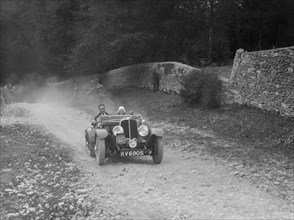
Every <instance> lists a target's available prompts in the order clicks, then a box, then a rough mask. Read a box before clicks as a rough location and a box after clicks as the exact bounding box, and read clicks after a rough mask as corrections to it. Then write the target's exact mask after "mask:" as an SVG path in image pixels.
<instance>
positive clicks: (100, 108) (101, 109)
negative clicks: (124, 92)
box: [94, 104, 108, 121]
mask: <svg viewBox="0 0 294 220" xmlns="http://www.w3.org/2000/svg"><path fill="white" fill-rule="evenodd" d="M98 110H99V113H98V115H96V116H95V118H94V120H95V121H96V120H97V118H99V117H100V116H104V115H108V113H107V112H106V111H105V105H104V104H100V105H98Z"/></svg>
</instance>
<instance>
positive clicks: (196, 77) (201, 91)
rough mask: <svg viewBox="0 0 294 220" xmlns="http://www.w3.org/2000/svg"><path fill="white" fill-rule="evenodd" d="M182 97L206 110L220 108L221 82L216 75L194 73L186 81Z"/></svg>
mask: <svg viewBox="0 0 294 220" xmlns="http://www.w3.org/2000/svg"><path fill="white" fill-rule="evenodd" d="M184 88H185V89H184V90H182V91H181V95H182V96H183V97H184V99H185V101H186V102H187V103H188V104H190V105H194V104H201V105H202V106H203V107H206V108H217V107H219V106H220V94H221V81H220V80H219V79H218V76H217V75H216V74H215V73H204V72H203V71H201V72H198V71H192V72H191V73H189V75H188V76H187V77H186V78H185V80H184Z"/></svg>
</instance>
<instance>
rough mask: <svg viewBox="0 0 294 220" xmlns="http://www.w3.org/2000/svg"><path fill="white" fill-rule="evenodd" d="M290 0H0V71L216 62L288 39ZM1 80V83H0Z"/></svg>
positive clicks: (71, 71) (6, 74)
mask: <svg viewBox="0 0 294 220" xmlns="http://www.w3.org/2000/svg"><path fill="white" fill-rule="evenodd" d="M293 10H294V1H292V0H284V1H280V0H242V1H236V0H184V1H183V0H161V1H158V0H148V1H141V0H99V1H95V0H61V1H45V0H26V1H19V0H10V1H1V17H0V21H1V58H0V64H1V77H2V81H4V80H5V81H6V82H12V83H17V81H19V80H23V78H25V76H26V74H29V73H30V72H38V73H39V74H41V75H43V76H45V77H46V76H49V75H57V76H60V77H62V78H66V77H67V76H68V75H86V74H97V73H102V72H105V71H107V70H110V69H113V68H118V67H121V66H125V65H131V64H136V63H144V62H160V61H180V62H184V63H186V64H190V65H198V66H199V65H200V66H201V65H208V64H210V63H211V62H218V63H219V64H222V63H224V62H226V60H227V59H229V58H233V56H234V54H235V51H236V49H239V48H244V49H245V50H247V51H250V50H261V49H270V48H272V47H284V46H290V45H293V43H294V41H293V39H294V36H293V33H294V31H293V30H294V15H293V13H292V12H293ZM2 83H3V82H2Z"/></svg>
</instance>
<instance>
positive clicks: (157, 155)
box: [152, 137, 163, 164]
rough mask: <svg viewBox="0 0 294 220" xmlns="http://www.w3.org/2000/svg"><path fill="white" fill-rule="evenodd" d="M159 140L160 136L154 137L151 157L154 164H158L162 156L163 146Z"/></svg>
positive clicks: (160, 139)
mask: <svg viewBox="0 0 294 220" xmlns="http://www.w3.org/2000/svg"><path fill="white" fill-rule="evenodd" d="M161 141H162V138H161V137H156V138H155V140H154V153H153V155H152V159H153V162H154V163H155V164H160V163H161V161H162V158H163V146H162V143H161Z"/></svg>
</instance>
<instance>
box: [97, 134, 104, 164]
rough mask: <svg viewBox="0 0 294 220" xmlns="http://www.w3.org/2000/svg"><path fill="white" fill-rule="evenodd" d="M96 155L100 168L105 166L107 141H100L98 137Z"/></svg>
mask: <svg viewBox="0 0 294 220" xmlns="http://www.w3.org/2000/svg"><path fill="white" fill-rule="evenodd" d="M95 154H96V160H97V164H98V165H99V166H101V165H103V164H104V161H105V140H104V139H100V138H98V137H97V138H96V150H95Z"/></svg>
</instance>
